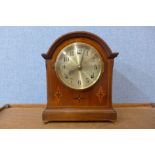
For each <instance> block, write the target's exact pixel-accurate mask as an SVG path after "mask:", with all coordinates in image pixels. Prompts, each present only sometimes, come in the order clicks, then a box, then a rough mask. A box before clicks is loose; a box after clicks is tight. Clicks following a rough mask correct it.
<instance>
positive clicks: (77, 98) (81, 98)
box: [74, 94, 85, 103]
mask: <svg viewBox="0 0 155 155" xmlns="http://www.w3.org/2000/svg"><path fill="white" fill-rule="evenodd" d="M74 99H75V100H77V101H78V102H79V103H80V102H81V100H83V99H85V98H83V97H82V96H81V95H80V94H78V96H77V97H75V98H74Z"/></svg>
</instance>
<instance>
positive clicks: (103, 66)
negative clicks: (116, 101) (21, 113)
mask: <svg viewBox="0 0 155 155" xmlns="http://www.w3.org/2000/svg"><path fill="white" fill-rule="evenodd" d="M117 55H118V53H112V52H111V49H110V48H109V47H108V45H107V44H106V43H105V41H103V40H102V39H101V38H100V37H98V36H97V35H95V34H92V33H89V32H83V31H82V32H71V33H68V34H65V35H63V36H61V37H60V38H58V39H57V40H56V41H55V42H54V43H53V45H52V46H51V47H50V48H49V50H48V52H47V54H42V56H43V58H44V59H45V60H46V72H47V101H48V103H47V106H46V109H45V110H44V111H43V115H42V117H43V121H44V122H49V121H114V120H116V118H117V114H116V111H115V110H114V109H113V108H112V72H113V64H114V58H115V57H116V56H117Z"/></svg>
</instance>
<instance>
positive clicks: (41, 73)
mask: <svg viewBox="0 0 155 155" xmlns="http://www.w3.org/2000/svg"><path fill="white" fill-rule="evenodd" d="M80 30H82V31H90V32H93V33H95V34H97V35H99V36H100V37H101V38H103V39H104V40H105V41H106V42H107V43H108V45H109V46H110V47H111V49H112V51H113V52H119V56H118V57H117V58H116V59H115V66H114V77H113V102H114V103H128V102H130V103H132V102H134V103H135V102H136V103H140V102H155V54H154V53H155V27H0V64H1V65H0V104H1V105H2V104H4V103H46V101H47V100H46V70H45V63H44V60H43V59H42V57H41V53H46V52H47V50H48V48H49V46H50V45H51V44H52V43H53V41H55V39H57V38H58V37H60V36H61V35H62V34H64V33H67V32H71V31H80Z"/></svg>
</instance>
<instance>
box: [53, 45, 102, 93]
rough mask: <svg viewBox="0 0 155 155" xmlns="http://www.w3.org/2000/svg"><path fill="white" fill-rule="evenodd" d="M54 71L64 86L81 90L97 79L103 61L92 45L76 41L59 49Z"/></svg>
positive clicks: (91, 84)
mask: <svg viewBox="0 0 155 155" xmlns="http://www.w3.org/2000/svg"><path fill="white" fill-rule="evenodd" d="M55 71H56V73H57V76H58V78H59V79H60V80H61V81H62V82H63V83H64V84H65V85H66V86H68V87H70V88H72V89H77V90H82V89H86V88H89V87H91V86H93V85H94V84H95V83H96V82H97V81H98V79H99V77H100V75H101V73H102V72H103V71H104V62H103V61H102V58H101V56H100V54H99V53H98V51H97V50H96V49H95V48H94V47H93V46H91V45H89V44H86V43H82V42H76V43H72V44H69V45H68V46H66V47H64V48H63V49H62V50H61V51H60V53H59V54H58V57H57V60H56V63H55Z"/></svg>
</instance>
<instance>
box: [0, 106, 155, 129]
mask: <svg viewBox="0 0 155 155" xmlns="http://www.w3.org/2000/svg"><path fill="white" fill-rule="evenodd" d="M44 107H45V105H11V106H10V108H7V109H4V110H1V111H0V128H5V129H6V128H11V129H38V128H42V129H49V128H51V129H52V128H53V129H54V128H55V129H68V128H70V129H75V128H76V129H79V128H81V129H104V128H105V129H107V128H108V129H136V128H138V129H147V128H148V129H149V128H155V107H154V106H151V105H150V104H147V105H143V104H141V105H138V106H137V105H134V104H133V105H130V106H127V105H115V110H116V111H117V115H118V119H117V121H116V122H50V123H47V124H44V123H43V121H42V118H41V116H42V112H43V110H44Z"/></svg>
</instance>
